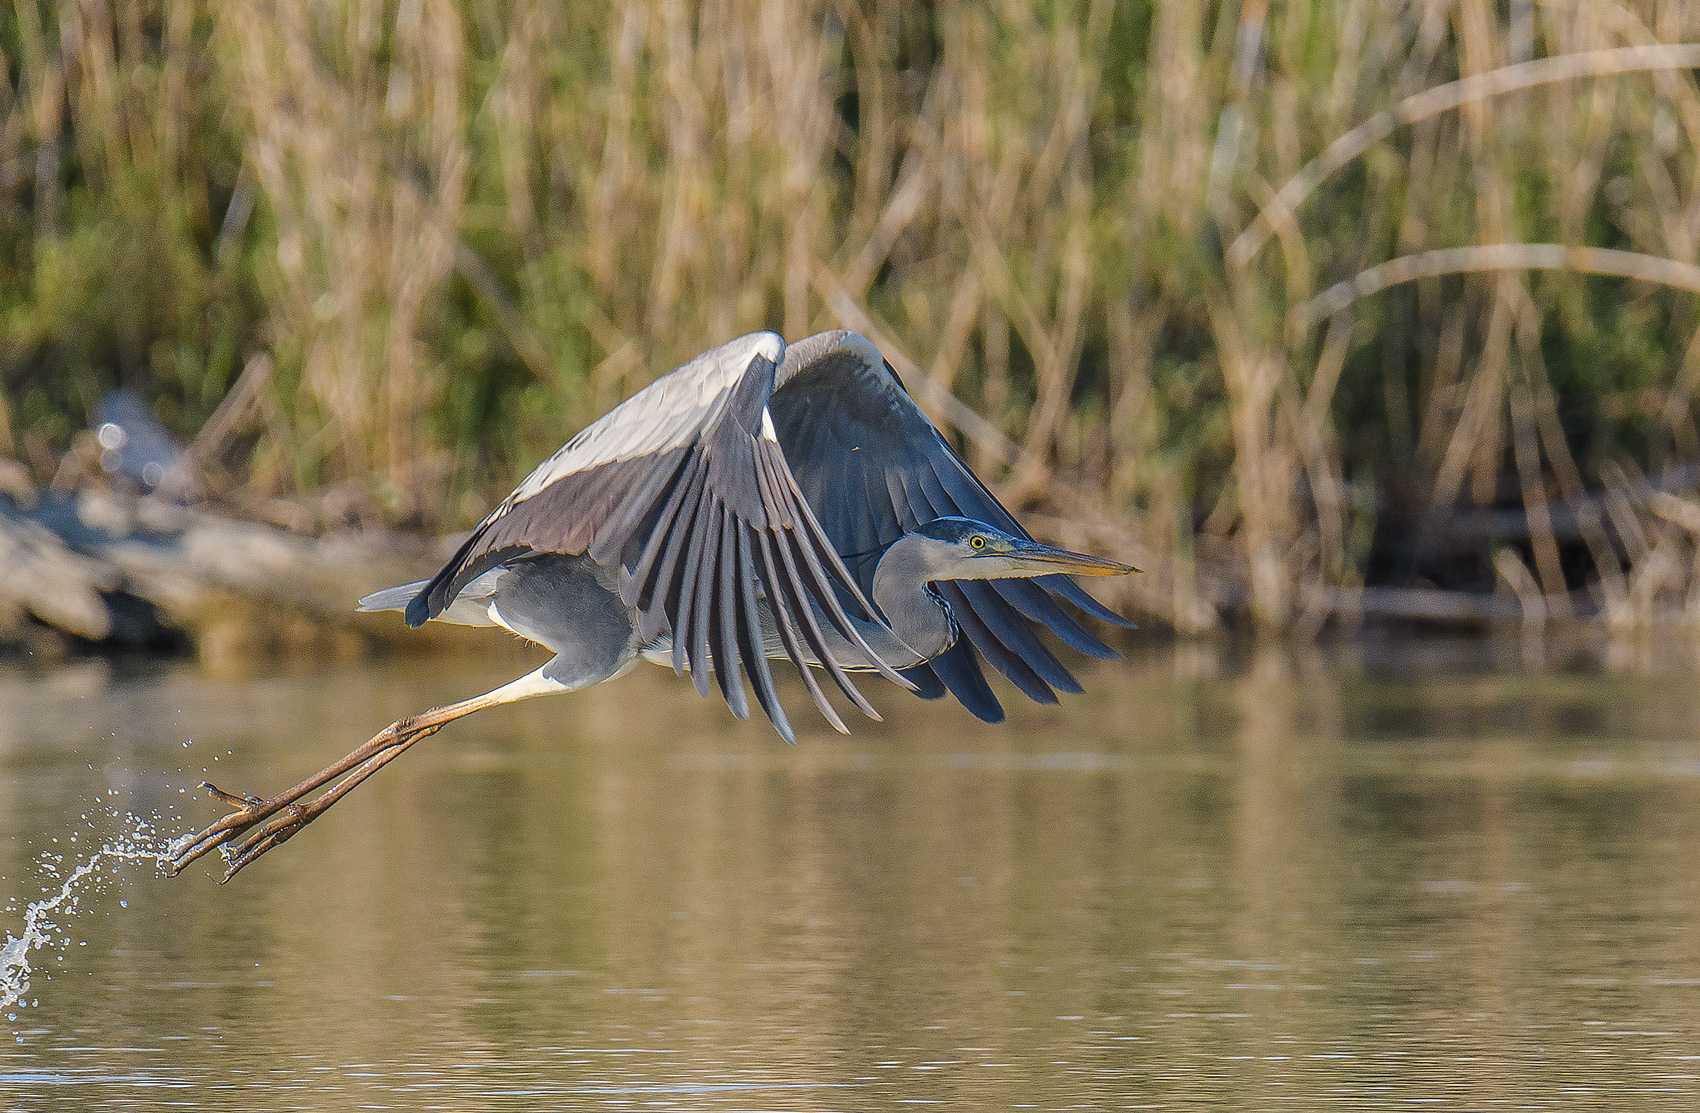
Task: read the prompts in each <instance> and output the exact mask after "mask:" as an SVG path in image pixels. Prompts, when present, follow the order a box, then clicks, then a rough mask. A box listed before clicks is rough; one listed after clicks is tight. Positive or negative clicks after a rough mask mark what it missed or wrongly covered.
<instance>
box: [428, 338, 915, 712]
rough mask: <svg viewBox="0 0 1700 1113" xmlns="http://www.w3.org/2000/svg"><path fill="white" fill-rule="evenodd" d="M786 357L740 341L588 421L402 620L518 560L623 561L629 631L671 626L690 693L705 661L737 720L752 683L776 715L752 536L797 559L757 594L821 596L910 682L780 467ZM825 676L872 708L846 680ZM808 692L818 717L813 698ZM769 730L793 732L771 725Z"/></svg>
mask: <svg viewBox="0 0 1700 1113" xmlns="http://www.w3.org/2000/svg"><path fill="white" fill-rule="evenodd" d="M784 349H785V344H784V341H783V340H781V339H780V338H779V337H778V336H777V335H775V334H773V333H771V332H761V333H752V334H750V335H749V336H744V337H740V338H738V339H737V340H733V341H731V342H729V343H727V344H723V345H721V346H720V347H718V348H715V349H713V350H711V351H708V352H705V353H703V354H702V355H700V356H698V357H697V358H696V359H694V360H692V361H690V362H689V363H687V364H685V365H684V366H682V367H680V368H678V369H677V370H675V371H673V372H672V373H670V374H668V375H665V376H663V377H662V378H660V379H657V380H656V381H655V382H654V383H651V384H650V385H649V386H647V387H645V388H644V389H643V390H641V391H639V392H638V393H636V394H634V395H633V396H632V397H631V398H629V399H627V400H626V401H625V402H623V403H621V404H620V405H619V406H617V407H615V408H614V409H613V410H611V411H609V413H607V414H606V415H604V416H603V417H602V418H601V419H599V420H598V421H596V422H594V423H592V424H591V425H589V426H587V427H586V428H585V429H584V430H583V431H582V432H580V433H579V434H578V435H577V436H575V437H573V438H572V440H570V441H568V442H567V443H566V444H565V445H564V446H562V447H561V449H560V450H559V451H557V452H556V453H555V454H554V455H552V456H550V457H549V459H547V460H545V461H544V462H543V463H542V464H541V465H539V466H538V467H537V469H536V470H535V471H533V472H532V473H531V475H529V476H528V477H526V479H525V481H524V482H522V483H521V484H520V485H519V486H518V487H517V488H515V489H514V492H513V493H512V494H511V495H509V496H508V497H507V498H506V499H504V500H503V501H502V503H501V505H500V506H498V507H496V509H495V510H494V511H492V512H491V513H490V515H489V516H488V517H486V518H485V519H484V521H482V522H480V523H479V524H478V526H477V528H475V529H474V530H473V531H472V535H471V536H470V537H469V538H468V539H467V541H466V543H465V544H464V545H463V546H462V547H461V549H460V551H459V552H458V553H456V554H455V556H454V558H453V559H452V560H450V561H449V562H448V564H447V565H445V566H444V567H443V569H442V570H441V571H440V572H438V573H437V575H436V576H435V577H434V578H433V579H432V580H431V581H430V583H429V584H427V585H426V587H425V589H424V590H423V591H421V592H419V593H418V594H417V595H416V596H415V597H414V598H413V599H412V600H411V601H410V602H409V603H408V605H407V620H408V622H409V623H410V624H412V625H415V626H417V625H419V624H420V623H421V622H424V621H425V620H426V619H427V618H431V617H436V616H438V615H440V614H442V613H443V612H444V610H445V609H446V608H448V607H449V606H450V605H451V604H452V603H453V601H454V600H455V599H456V598H457V597H458V596H459V595H460V593H461V592H462V591H463V590H464V589H465V588H466V587H467V585H468V584H469V583H471V582H472V581H473V580H475V579H476V578H477V577H478V576H480V575H482V574H484V573H485V572H486V571H488V570H489V569H491V568H493V567H496V566H498V565H500V564H501V563H502V562H504V561H508V560H512V559H514V558H515V557H517V556H519V555H522V554H524V553H527V552H537V551H543V552H554V553H586V554H589V555H590V556H591V557H592V558H593V559H594V560H596V561H597V562H598V563H600V564H604V565H612V564H615V563H618V564H619V565H620V567H621V569H622V571H621V576H620V595H621V598H622V600H623V601H624V602H625V604H626V605H627V606H628V607H631V608H633V609H634V610H635V611H636V612H637V616H638V628H639V630H640V631H648V632H654V631H656V630H659V629H660V628H662V627H663V626H666V627H667V628H669V629H670V630H671V631H672V636H673V639H674V645H675V646H677V647H679V648H678V650H677V651H676V652H677V655H678V658H679V664H680V665H681V666H687V667H689V669H690V671H691V672H692V674H693V678H695V679H696V680H697V682H698V686H699V688H704V689H705V690H706V688H705V686H706V683H707V677H708V675H709V673H710V666H711V665H712V666H713V668H714V669H715V670H716V671H718V672H719V674H720V687H721V690H722V692H723V694H724V695H725V698H726V701H727V704H728V706H730V707H731V708H732V710H733V711H734V713H737V714H740V716H742V715H743V714H747V703H746V701H745V699H744V694H743V687H742V683H743V681H742V674H743V673H745V672H747V673H748V674H749V675H750V677H751V679H752V681H753V682H754V683H755V684H756V685H757V688H758V691H757V696H758V699H759V702H760V703H761V705H762V706H763V707H764V708H767V709H769V711H770V717H772V716H771V709H772V708H773V707H775V706H776V705H777V697H776V696H775V695H774V692H773V689H772V680H771V678H770V677H769V675H768V672H767V669H766V666H765V661H763V662H761V663H759V664H758V662H757V660H756V655H758V654H759V653H760V646H761V644H762V641H763V639H762V633H761V631H760V630H759V629H751V628H747V624H748V623H749V622H750V621H751V620H750V618H749V614H750V608H749V607H747V606H745V605H744V604H745V600H746V598H748V597H749V596H748V595H747V594H746V593H750V594H753V592H754V590H755V589H754V585H753V583H746V582H742V581H746V580H749V579H750V578H751V577H754V576H758V575H759V576H761V577H763V578H764V579H765V577H766V576H767V575H768V572H767V566H766V565H765V564H764V565H762V566H761V568H760V570H759V571H758V570H757V568H756V566H755V565H754V563H753V561H750V560H744V559H740V556H739V553H740V548H739V545H738V544H737V541H738V539H740V538H741V537H742V535H743V534H744V532H745V531H746V530H748V531H753V535H754V536H755V537H756V538H757V541H758V547H761V545H766V546H768V547H771V548H773V549H774V550H775V551H777V552H779V553H781V554H785V555H788V556H793V557H795V559H788V560H785V561H782V562H778V563H776V564H775V565H774V567H775V568H776V569H778V570H779V571H778V573H777V574H778V575H779V576H781V577H785V578H786V581H787V582H781V583H778V584H766V585H765V588H766V594H767V596H768V597H769V598H770V599H785V600H787V601H788V602H797V601H800V602H801V603H802V604H805V605H806V603H807V602H808V600H809V599H811V598H812V599H814V600H816V601H817V602H818V603H819V604H820V606H821V608H822V609H823V611H824V613H825V614H826V615H827V618H828V620H829V622H830V623H831V624H832V626H833V627H834V628H835V629H836V630H837V631H838V632H839V633H840V634H842V635H844V636H845V637H846V638H847V639H848V640H849V641H850V642H851V644H852V645H855V646H857V647H858V648H859V649H860V650H861V651H863V652H864V654H865V656H866V658H867V660H868V662H869V663H870V665H872V666H873V667H874V668H876V669H877V670H878V671H880V672H882V673H884V674H886V675H887V676H888V677H889V678H890V679H892V680H893V681H894V682H895V683H898V684H900V685H902V686H904V687H911V685H910V684H909V682H908V681H906V680H904V679H902V678H901V677H899V676H898V675H897V674H896V673H895V672H893V671H892V670H891V669H890V668H888V667H887V666H885V664H884V662H882V661H880V660H879V658H878V657H877V656H875V655H874V653H873V651H872V650H871V649H868V648H867V645H866V643H865V642H864V641H863V640H862V638H861V635H860V634H859V633H858V632H857V631H856V628H855V626H854V624H853V623H852V621H851V619H850V617H849V614H848V613H847V610H846V608H848V609H849V610H852V611H857V612H859V613H861V614H866V615H867V616H869V618H871V619H874V621H878V619H877V618H874V615H875V612H874V609H873V607H872V606H871V605H870V604H868V602H867V600H866V598H865V597H864V595H863V593H862V590H861V589H860V587H859V586H858V585H857V583H856V581H855V579H854V578H853V577H852V576H851V575H850V573H849V571H848V570H847V569H845V567H844V565H843V564H842V562H841V561H840V560H839V558H838V555H837V554H836V552H834V551H833V548H832V545H831V543H830V541H828V540H827V536H826V534H825V533H824V532H823V531H822V530H821V527H820V526H819V525H818V524H817V523H816V522H815V520H814V517H813V515H812V514H811V513H810V511H809V507H808V504H807V502H806V501H805V499H804V497H803V495H802V492H801V491H799V490H798V488H797V485H796V482H795V480H794V479H793V477H792V475H791V472H790V470H789V468H788V467H787V466H786V462H785V456H784V453H783V452H782V451H781V449H780V445H779V442H778V440H777V438H776V436H775V434H774V431H773V425H772V422H771V420H770V419H769V417H768V414H767V403H768V400H769V398H770V396H771V395H772V393H773V384H774V374H775V372H776V370H777V367H778V363H779V360H780V358H781V355H782V353H783V352H784ZM749 551H751V552H753V551H755V550H754V549H751V550H749ZM764 551H765V550H764ZM835 584H836V586H837V590H835ZM840 591H842V592H843V593H844V599H843V600H842V601H841V600H840V598H839V592H840ZM793 617H796V616H793ZM804 617H805V618H806V617H807V616H806V615H805V616H804ZM793 659H794V660H795V661H796V663H797V664H798V665H799V667H802V665H803V662H802V661H801V660H798V659H797V658H795V657H794V658H793ZM829 671H832V672H833V675H834V679H835V680H836V681H838V683H839V686H840V687H841V688H843V689H844V690H845V693H846V694H847V695H849V696H850V698H851V699H852V700H854V701H855V702H856V703H857V705H858V706H860V707H862V708H863V709H864V710H866V711H868V712H869V713H872V708H871V707H869V706H868V705H867V703H866V701H865V700H863V699H862V697H861V694H860V693H859V692H857V691H856V690H855V688H854V686H853V685H852V684H851V683H850V681H849V679H848V678H847V677H845V676H844V674H843V673H842V672H841V671H837V670H829ZM811 694H815V695H816V702H817V704H821V705H823V711H824V710H826V707H825V706H824V705H825V700H824V698H823V697H820V696H819V694H818V693H816V692H813V691H812V692H811ZM828 717H829V719H830V718H832V716H830V714H829V716H828ZM774 724H775V726H776V728H778V729H779V730H780V733H781V734H783V735H785V736H786V737H787V738H790V737H791V733H790V728H789V726H788V725H787V724H785V722H784V719H783V717H782V716H781V717H779V718H776V719H775V720H774Z"/></svg>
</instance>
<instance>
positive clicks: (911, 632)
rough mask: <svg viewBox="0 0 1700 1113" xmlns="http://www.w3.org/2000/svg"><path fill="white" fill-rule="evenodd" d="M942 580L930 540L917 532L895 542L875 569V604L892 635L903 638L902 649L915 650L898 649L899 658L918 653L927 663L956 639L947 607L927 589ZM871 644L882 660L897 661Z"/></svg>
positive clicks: (905, 535)
mask: <svg viewBox="0 0 1700 1113" xmlns="http://www.w3.org/2000/svg"><path fill="white" fill-rule="evenodd" d="M940 578H941V577H940V575H939V569H938V568H936V567H934V562H933V560H932V555H931V553H930V552H929V550H928V545H927V539H926V538H924V537H922V536H920V535H919V534H914V533H906V534H904V535H903V536H902V537H900V538H898V539H897V540H896V541H894V542H892V544H891V546H890V547H889V548H888V549H886V551H885V554H884V555H883V556H881V557H880V561H879V564H878V565H877V566H876V567H875V568H874V589H873V593H872V594H873V601H874V604H875V605H876V606H877V607H879V609H880V612H881V613H882V614H883V615H884V616H885V620H886V622H887V624H889V625H890V627H891V630H892V633H894V634H896V635H897V636H898V638H900V639H902V646H906V647H908V649H910V650H913V651H914V653H906V652H903V651H902V646H898V647H894V649H897V650H898V653H897V656H898V657H901V658H911V657H913V656H915V655H916V654H918V655H919V656H920V658H921V659H923V660H925V659H928V658H931V657H936V656H937V655H939V654H940V653H943V652H944V651H945V650H947V649H949V648H950V646H951V643H953V642H954V641H955V640H956V628H955V626H954V625H953V624H952V623H951V621H950V616H949V615H948V614H947V613H946V611H945V609H944V605H943V604H942V603H941V602H940V601H939V600H938V598H937V597H936V596H934V595H933V594H931V593H930V592H929V591H928V590H927V585H928V584H929V583H931V582H932V581H933V580H936V579H940ZM884 640H887V641H889V640H890V638H889V637H888V638H885V639H884ZM869 644H870V645H871V646H872V647H873V649H874V651H875V652H877V653H879V655H880V656H881V657H882V658H885V659H886V660H887V661H891V660H893V658H891V657H887V655H886V653H885V651H884V649H883V648H882V647H881V646H879V645H875V644H873V643H872V642H870V643H869Z"/></svg>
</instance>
